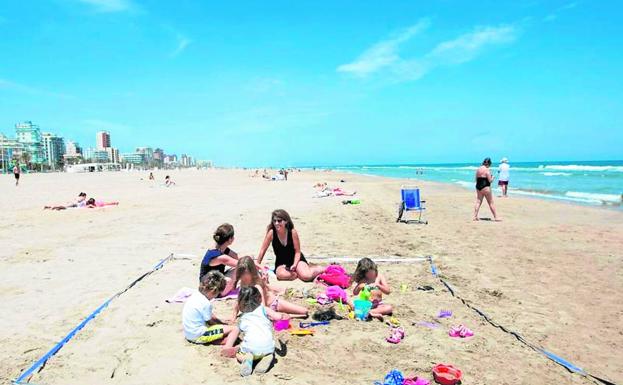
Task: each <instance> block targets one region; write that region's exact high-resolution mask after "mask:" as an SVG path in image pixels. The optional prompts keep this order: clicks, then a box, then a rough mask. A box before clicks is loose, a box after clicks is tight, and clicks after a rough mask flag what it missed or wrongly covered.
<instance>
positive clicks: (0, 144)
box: [0, 120, 196, 171]
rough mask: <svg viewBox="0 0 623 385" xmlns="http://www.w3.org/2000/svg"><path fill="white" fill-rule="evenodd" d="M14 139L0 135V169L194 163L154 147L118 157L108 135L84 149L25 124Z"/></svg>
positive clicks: (17, 127) (17, 126)
mask: <svg viewBox="0 0 623 385" xmlns="http://www.w3.org/2000/svg"><path fill="white" fill-rule="evenodd" d="M14 130H15V137H14V138H11V137H10V136H8V135H6V134H4V133H3V132H1V131H0V168H1V169H3V170H4V171H7V170H8V169H9V167H10V165H11V164H15V163H16V162H17V163H20V164H21V165H22V166H30V165H32V167H33V169H35V170H36V169H38V168H39V169H42V167H43V165H44V164H45V165H46V166H48V167H49V169H51V170H62V169H63V168H64V167H65V166H67V165H71V164H75V163H88V162H94V163H119V164H133V165H136V166H140V167H147V168H154V167H167V166H173V167H178V166H181V167H192V166H194V165H195V164H196V159H194V158H193V157H191V156H188V155H187V154H182V155H181V156H180V162H179V163H178V158H177V155H176V154H165V153H164V150H163V149H161V148H159V147H156V148H153V147H149V146H147V147H145V146H142V147H141V146H138V147H135V150H134V151H133V152H126V153H123V154H120V153H119V149H118V148H115V147H113V146H112V141H111V134H110V132H108V131H97V132H95V146H94V147H87V148H84V147H83V146H80V144H79V143H78V142H77V141H74V140H70V139H68V140H65V138H64V137H63V136H61V135H57V134H55V133H51V132H48V131H47V130H42V129H41V127H40V126H39V125H38V124H35V123H33V122H32V121H29V120H26V121H22V122H19V123H16V124H15V128H14Z"/></svg>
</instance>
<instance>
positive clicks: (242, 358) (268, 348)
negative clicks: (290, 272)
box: [223, 286, 283, 377]
mask: <svg viewBox="0 0 623 385" xmlns="http://www.w3.org/2000/svg"><path fill="white" fill-rule="evenodd" d="M238 309H240V312H241V313H242V315H241V316H240V321H239V322H238V327H236V328H235V329H234V330H233V331H232V333H231V334H230V335H229V336H228V337H227V341H226V342H225V345H224V346H223V355H224V356H227V357H233V356H234V355H235V357H236V359H237V360H238V362H240V375H241V376H243V377H246V376H249V375H251V373H253V364H254V363H256V362H257V364H256V365H255V372H256V373H266V372H267V371H268V369H270V366H271V364H272V363H273V360H274V359H275V339H274V336H273V324H272V322H271V319H273V320H278V319H282V318H283V315H281V314H279V313H275V312H273V311H271V310H270V309H267V308H265V307H264V306H262V294H261V293H260V290H259V289H258V288H257V287H255V286H245V287H243V288H241V289H240V293H239V294H238ZM269 317H270V318H269ZM240 332H242V333H244V336H243V337H242V343H241V344H240V346H239V347H238V348H237V349H236V348H235V347H234V344H235V342H236V339H237V338H238V335H239V333H240Z"/></svg>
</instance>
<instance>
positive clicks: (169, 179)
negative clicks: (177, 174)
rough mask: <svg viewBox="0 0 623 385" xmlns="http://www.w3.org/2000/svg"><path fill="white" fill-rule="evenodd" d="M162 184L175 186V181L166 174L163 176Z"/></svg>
mask: <svg viewBox="0 0 623 385" xmlns="http://www.w3.org/2000/svg"><path fill="white" fill-rule="evenodd" d="M164 185H165V186H166V187H171V186H175V182H173V179H171V177H170V176H168V175H167V176H165V177H164Z"/></svg>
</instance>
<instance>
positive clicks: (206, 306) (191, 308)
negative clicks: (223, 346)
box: [182, 271, 235, 345]
mask: <svg viewBox="0 0 623 385" xmlns="http://www.w3.org/2000/svg"><path fill="white" fill-rule="evenodd" d="M224 287H225V277H224V276H223V274H221V273H219V272H218V271H211V272H210V273H208V274H206V275H205V276H204V277H203V279H201V282H200V283H199V291H196V292H195V293H193V295H191V296H190V298H188V300H187V301H186V303H185V304H184V309H183V310H182V325H183V326H184V337H186V340H188V341H189V342H192V343H195V344H206V345H207V344H212V343H215V342H221V343H224V341H223V338H224V337H225V336H227V335H228V334H229V333H231V332H232V331H233V330H234V329H235V327H234V326H229V325H225V323H224V322H223V321H221V320H219V319H218V318H217V317H216V316H215V314H214V305H213V304H212V300H213V299H214V298H216V297H217V296H218V294H219V293H220V292H221V291H222V290H223V288H224Z"/></svg>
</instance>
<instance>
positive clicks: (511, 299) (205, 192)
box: [0, 170, 623, 385]
mask: <svg viewBox="0 0 623 385" xmlns="http://www.w3.org/2000/svg"><path fill="white" fill-rule="evenodd" d="M249 173H250V172H247V171H242V170H209V171H197V170H184V171H171V172H169V174H170V175H171V176H172V178H173V180H175V181H176V182H177V185H176V186H174V187H172V188H165V187H163V186H162V185H161V184H160V182H161V181H162V180H163V179H164V172H163V171H161V172H156V173H155V174H156V178H157V179H158V182H156V183H154V182H150V181H148V180H146V179H147V175H148V173H126V172H121V173H102V174H30V175H23V177H22V180H21V185H20V186H19V187H18V188H15V187H13V186H12V176H6V175H3V176H0V186H2V187H1V191H2V198H3V199H2V200H1V201H0V212H1V213H2V222H1V223H0V239H1V240H2V247H1V249H0V271H1V272H2V273H1V274H2V280H1V281H0V312H1V314H2V317H0V380H2V382H7V381H9V380H11V379H13V378H15V377H17V376H18V375H19V374H20V373H21V372H22V371H23V370H25V369H26V368H27V367H29V366H30V365H31V364H32V363H33V362H34V361H35V360H36V359H38V358H39V357H40V356H42V355H43V354H44V353H45V352H46V351H47V350H48V349H50V348H51V347H52V346H53V345H54V344H55V343H56V342H57V341H59V340H60V339H61V338H62V337H63V336H64V335H65V334H66V333H67V332H69V331H70V330H71V329H72V328H73V327H74V326H75V325H77V324H78V323H79V322H80V321H81V320H82V319H84V317H86V316H87V315H88V314H90V313H91V312H92V311H93V310H94V309H95V308H96V307H97V306H99V305H100V304H101V303H103V302H104V301H105V300H107V299H108V298H109V297H110V296H111V295H112V294H114V293H116V292H117V291H119V290H121V289H123V288H124V287H125V286H126V285H127V284H129V283H130V282H131V281H133V280H134V279H135V278H137V277H138V276H140V275H141V274H142V273H144V272H146V271H148V270H150V269H151V267H153V266H154V265H155V264H156V263H157V262H158V261H159V260H160V259H162V258H164V257H166V256H168V255H169V254H170V253H177V254H185V255H194V256H196V257H186V258H189V259H175V260H172V261H170V262H168V263H167V264H166V265H165V266H164V268H162V269H161V270H159V271H157V272H155V273H153V274H152V275H150V276H148V277H146V278H145V279H144V280H142V281H141V282H139V283H138V284H137V285H136V286H134V287H133V288H131V289H130V290H129V291H127V292H126V293H124V294H123V295H122V296H120V297H119V298H117V299H115V300H114V301H113V302H112V303H111V304H110V306H109V307H108V308H106V309H105V310H104V311H103V312H102V313H101V314H100V315H99V316H98V317H97V318H95V319H94V320H93V321H92V322H91V323H89V324H88V325H87V326H86V327H85V328H84V329H83V330H82V331H81V332H80V333H78V335H77V336H76V337H75V338H74V339H73V340H71V341H70V342H69V343H67V344H66V346H65V347H64V348H63V349H62V350H61V351H60V352H59V353H58V354H57V355H56V356H55V357H54V358H52V359H51V360H50V361H49V362H48V363H47V365H46V367H45V368H44V369H43V370H42V371H41V372H40V373H38V374H35V375H34V376H33V377H32V379H31V381H32V382H34V383H37V384H79V383H80V384H108V383H110V384H113V383H117V384H145V383H150V384H180V383H182V384H187V383H188V384H189V383H197V384H220V383H228V384H296V385H299V384H327V383H328V384H331V383H335V384H347V383H348V384H370V383H371V382H372V381H374V380H382V378H383V376H384V375H385V373H387V372H388V371H389V370H391V369H393V368H396V369H399V370H401V371H403V373H405V374H416V375H422V376H425V377H427V378H429V379H431V380H432V376H431V372H430V371H431V367H432V366H433V365H434V364H436V363H451V364H454V365H456V366H458V367H459V368H460V369H461V370H462V371H463V373H464V384H535V383H536V384H588V383H592V382H591V381H589V380H588V379H586V378H584V377H582V376H580V375H577V374H573V373H570V372H568V371H567V370H565V369H564V368H563V367H561V366H558V365H556V364H555V363H553V362H552V361H549V360H547V359H546V358H545V357H544V356H543V355H541V354H539V353H537V352H535V351H533V350H531V349H529V348H528V347H526V346H524V345H522V344H521V343H519V342H518V341H517V340H516V339H515V338H514V337H512V336H511V335H509V334H506V333H504V332H502V331H501V330H499V329H496V328H494V327H493V326H491V325H489V324H488V323H486V322H484V320H483V319H482V318H480V317H479V316H478V315H477V314H476V313H475V312H474V311H472V310H470V309H468V308H467V307H465V306H464V305H463V304H462V303H461V302H460V301H459V300H458V299H456V298H453V297H452V296H451V295H450V293H449V292H448V290H447V289H445V288H444V287H443V285H442V284H441V283H440V282H439V280H437V279H435V278H433V277H432V275H431V273H430V266H429V265H428V263H425V262H414V263H408V264H407V263H402V264H381V265H379V267H380V272H381V273H383V274H385V275H386V276H387V277H388V279H389V282H390V284H391V285H392V286H393V288H394V292H393V293H392V294H391V295H389V296H386V297H385V300H386V302H388V303H391V304H392V305H394V307H395V309H396V313H395V314H396V317H397V318H398V319H399V320H400V321H401V322H402V324H403V326H404V327H405V330H406V338H405V339H404V341H403V342H402V343H400V344H398V345H391V344H388V343H387V342H385V337H386V336H388V327H387V326H386V325H384V324H383V323H381V322H378V321H372V322H357V321H353V320H343V321H332V323H331V325H330V326H328V327H318V328H317V333H316V335H315V336H313V337H291V336H289V335H287V334H285V333H278V334H277V337H278V338H279V339H281V340H282V341H283V342H284V343H285V344H286V346H287V352H286V354H285V356H284V357H278V362H277V363H276V365H275V367H274V368H273V369H272V370H271V371H270V372H269V373H267V374H265V375H261V376H259V375H253V376H252V377H251V378H250V379H242V378H240V376H239V366H238V364H236V363H235V361H234V360H228V359H225V358H222V357H220V356H219V354H218V349H217V348H215V347H205V346H197V345H192V344H189V343H187V342H186V341H185V340H184V338H183V335H182V326H181V309H182V305H181V304H168V303H166V302H165V299H166V298H168V297H170V296H172V295H173V294H175V292H176V291H177V290H178V289H179V288H181V287H184V286H188V287H195V286H196V283H197V275H198V270H199V263H200V258H201V256H203V253H204V252H205V250H206V249H207V248H209V247H211V246H212V240H211V235H212V232H213V230H214V229H215V228H216V227H217V226H218V225H219V224H221V223H223V222H229V223H231V224H233V225H234V227H235V229H236V240H235V243H234V244H233V246H232V248H233V249H234V250H236V251H237V252H238V253H239V254H241V255H246V254H250V255H255V254H257V252H258V250H259V247H260V244H261V242H262V239H263V236H264V234H265V227H266V225H267V224H268V221H269V219H270V212H271V211H272V210H273V209H276V208H284V209H286V210H288V211H289V212H290V214H291V215H292V216H293V220H294V222H295V225H296V227H297V229H298V230H299V233H300V237H301V244H302V250H303V252H304V253H305V254H306V255H308V256H312V255H318V256H350V257H361V256H379V257H380V256H400V257H405V258H407V257H417V256H426V255H432V256H433V258H434V259H433V260H434V262H435V264H436V265H437V266H438V268H439V269H440V272H441V274H442V276H443V277H444V279H446V280H447V281H448V282H449V283H450V284H451V285H452V286H453V288H454V289H455V290H456V293H457V294H458V295H460V296H462V297H463V298H465V299H466V300H467V301H468V303H470V304H472V305H474V306H476V307H478V308H480V309H482V310H484V311H485V312H486V313H487V314H488V315H489V316H490V317H492V319H493V320H495V321H496V322H498V323H500V324H502V325H504V326H506V327H508V328H510V329H512V330H514V331H517V332H520V333H521V334H522V335H523V336H525V337H526V339H528V340H529V341H532V342H534V343H536V344H539V345H542V346H543V347H545V348H547V349H548V350H550V351H551V352H553V353H555V354H557V355H560V356H561V357H563V358H565V359H567V360H569V361H571V362H572V363H574V364H576V365H578V366H580V367H582V368H584V369H585V370H587V371H589V372H592V373H594V374H596V375H598V376H602V377H605V378H608V379H610V380H612V381H614V382H618V383H621V382H623V353H622V352H623V329H622V327H621V320H622V319H623V296H622V295H621V293H622V292H623V251H622V250H623V212H621V211H617V210H609V209H602V208H594V207H581V206H574V205H570V204H565V203H558V202H550V201H541V200H534V199H528V198H520V197H511V198H509V199H504V200H503V199H496V203H497V205H498V210H499V212H500V215H501V217H502V218H503V219H504V221H503V222H500V223H494V222H490V221H480V222H472V221H471V215H472V207H473V200H474V195H475V194H474V193H473V192H472V191H468V190H464V189H462V188H459V187H456V186H451V185H444V184H434V183H426V182H421V183H419V185H420V186H421V187H422V189H423V197H424V199H426V201H427V207H428V210H427V215H426V217H427V219H428V221H429V224H428V225H415V224H412V225H406V224H399V223H395V217H396V206H397V203H398V200H399V188H400V185H401V184H402V183H404V182H405V181H401V180H397V179H385V178H378V177H368V176H360V175H359V176H357V175H350V174H338V173H334V172H320V171H318V172H312V171H306V172H302V173H292V174H291V175H290V177H289V181H287V182H268V181H264V180H262V179H261V178H249V177H248V174H249ZM141 178H143V179H144V180H141ZM342 178H343V179H346V181H347V182H346V183H343V184H341V183H339V182H338V181H339V179H342ZM317 181H327V182H329V184H330V185H341V186H342V187H343V188H344V189H351V190H356V191H357V192H358V194H357V198H358V199H361V202H362V203H361V204H360V205H353V206H345V205H342V204H341V203H340V201H341V198H339V197H329V198H322V199H315V198H312V195H313V189H312V185H313V184H314V183H315V182H317ZM80 191H85V192H87V194H89V196H94V197H96V198H99V199H104V200H118V201H120V202H121V204H120V205H119V206H118V207H106V208H101V209H92V210H88V209H73V210H67V211H61V212H51V211H47V210H46V211H44V210H42V207H43V206H44V205H45V204H50V203H64V202H67V201H69V200H71V199H72V198H74V197H75V196H76V195H77V194H78V192H80ZM481 216H490V214H489V212H488V208H487V207H486V204H485V205H483V208H482V210H481ZM269 254H270V256H271V258H272V251H269ZM345 266H346V267H347V268H348V269H349V270H354V264H352V263H350V264H346V265H345ZM280 284H281V285H282V286H288V287H295V288H304V287H311V286H312V285H311V284H303V283H301V282H296V283H280ZM401 284H408V285H409V287H408V288H407V290H406V291H405V292H401V290H400V289H399V287H400V285H401ZM421 285H431V286H433V288H434V291H428V292H424V291H420V290H416V287H417V286H421ZM231 304H232V303H231V302H218V303H217V305H216V313H217V314H218V315H221V316H223V317H229V316H230V313H231V311H230V309H231ZM441 309H449V310H452V311H453V312H454V315H453V317H452V318H449V319H444V320H441V321H440V323H441V325H442V326H441V327H439V328H437V329H428V328H425V327H422V326H417V325H412V323H415V322H419V321H432V320H434V319H435V316H436V314H437V313H438V312H439V310H441ZM461 323H462V324H465V325H467V326H468V327H470V328H471V329H472V330H473V331H474V332H475V336H474V337H472V338H469V339H464V340H461V339H452V338H450V337H448V335H447V332H448V328H449V327H450V326H451V325H456V324H461Z"/></svg>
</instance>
